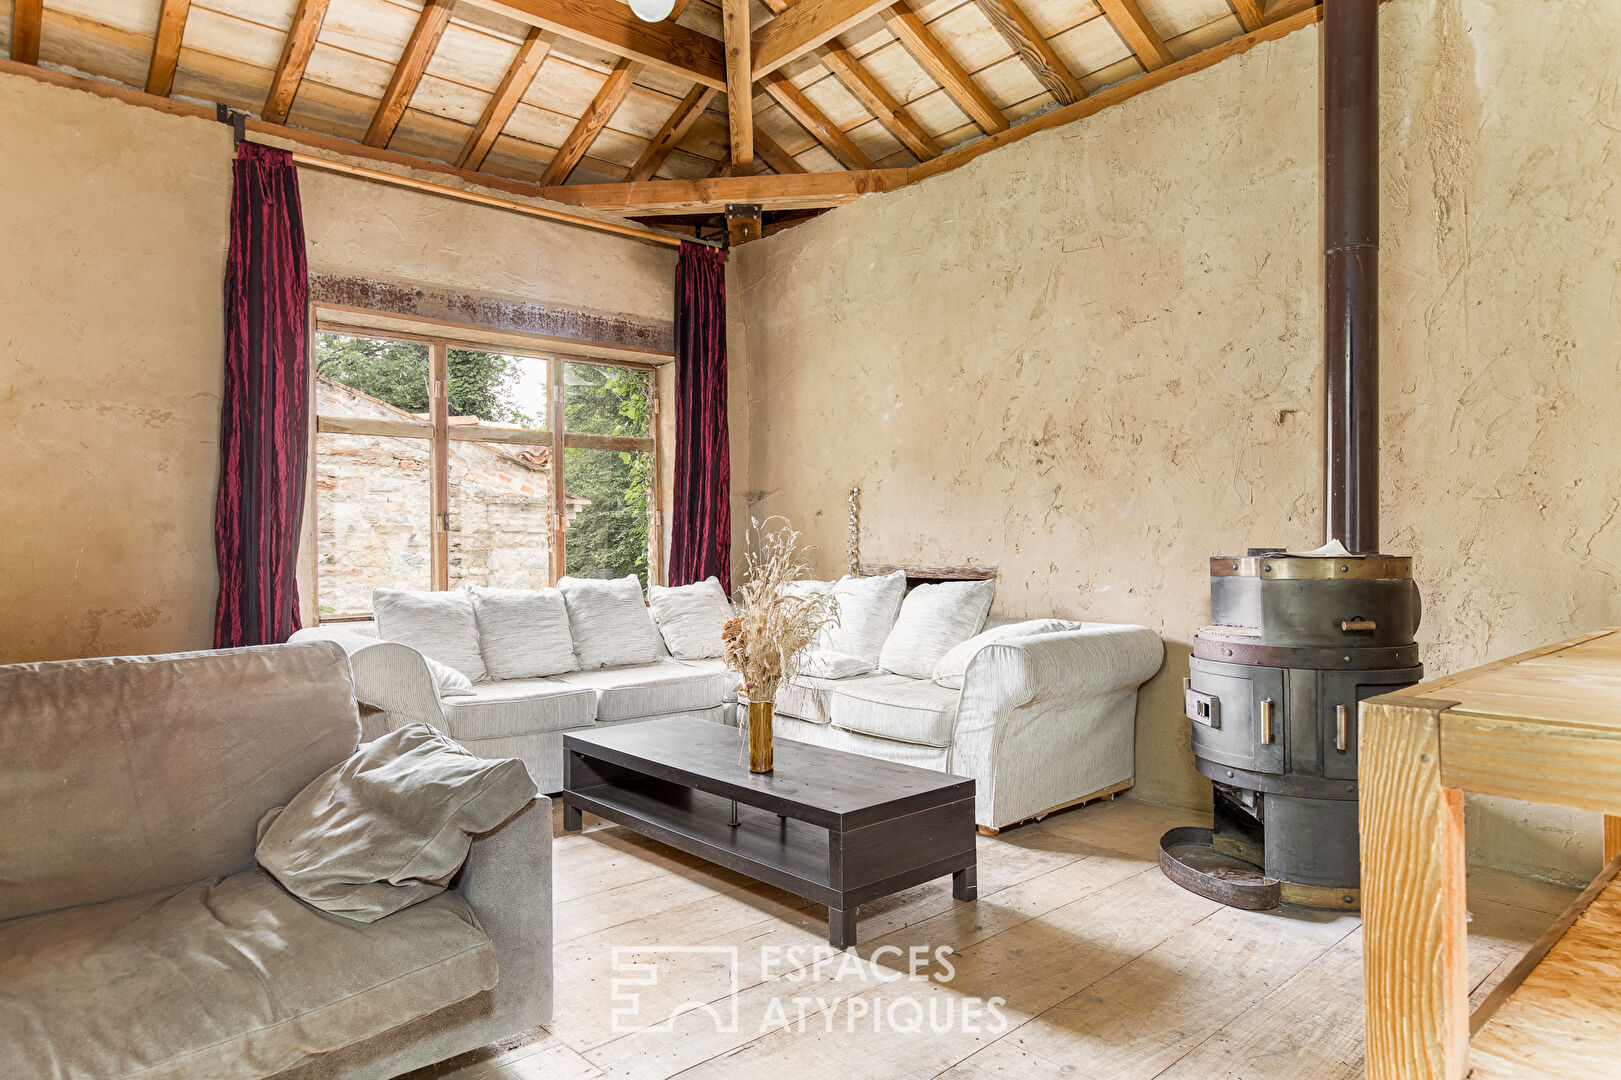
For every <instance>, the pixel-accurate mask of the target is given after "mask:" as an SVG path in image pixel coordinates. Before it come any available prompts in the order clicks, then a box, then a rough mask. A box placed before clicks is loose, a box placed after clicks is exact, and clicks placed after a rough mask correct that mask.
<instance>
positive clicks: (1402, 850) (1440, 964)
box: [1360, 630, 1621, 1080]
mask: <svg viewBox="0 0 1621 1080" xmlns="http://www.w3.org/2000/svg"><path fill="white" fill-rule="evenodd" d="M1360 715H1361V725H1360V729H1361V768H1360V771H1361V778H1360V781H1361V799H1362V802H1361V827H1362V920H1363V935H1364V939H1365V941H1364V946H1365V955H1364V979H1365V987H1366V992H1367V993H1366V997H1367V1057H1368V1077H1369V1080H1461V1078H1462V1077H1464V1076H1465V1075H1466V1074H1467V1075H1468V1076H1469V1077H1470V1080H1506V1078H1511V1077H1512V1078H1515V1080H1521V1078H1527V1077H1549V1078H1554V1077H1557V1078H1559V1080H1581V1078H1584V1077H1616V1076H1621V881H1617V880H1615V876H1616V870H1617V868H1618V867H1621V859H1617V855H1618V851H1621V817H1617V816H1612V815H1621V631H1617V630H1606V631H1602V632H1600V633H1596V634H1588V635H1585V636H1583V637H1579V638H1575V639H1573V640H1571V641H1566V642H1562V643H1560V644H1557V645H1549V646H1546V647H1544V648H1541V649H1535V650H1532V651H1531V652H1528V653H1522V654H1521V655H1519V656H1515V657H1510V658H1509V659H1507V660H1503V661H1499V662H1498V663H1495V664H1487V665H1486V666H1484V667H1479V668H1475V669H1473V670H1471V671H1465V672H1462V673H1460V674H1457V675H1451V676H1447V677H1445V678H1441V679H1435V680H1432V681H1430V682H1426V683H1420V684H1418V685H1416V686H1412V687H1409V688H1407V689H1405V690H1402V691H1400V692H1398V693H1394V694H1386V695H1384V696H1382V697H1376V698H1371V699H1369V700H1368V701H1366V702H1364V703H1363V704H1362V708H1361V714H1360ZM1465 791H1474V792H1479V793H1482V794H1487V795H1500V796H1504V797H1506V798H1510V799H1521V800H1526V801H1530V802H1539V803H1550V804H1554V805H1558V806H1570V807H1575V808H1577V809H1582V810H1595V811H1598V812H1600V813H1603V814H1605V815H1606V817H1605V819H1604V853H1605V859H1606V860H1609V865H1608V866H1606V868H1605V871H1604V873H1602V874H1600V875H1599V877H1598V879H1597V880H1595V881H1594V883H1593V885H1592V886H1590V887H1589V889H1588V891H1587V892H1585V893H1584V894H1583V895H1582V898H1581V899H1579V900H1578V901H1577V902H1576V904H1575V905H1574V906H1573V907H1572V908H1571V910H1570V911H1568V912H1567V913H1566V914H1565V916H1564V917H1562V918H1561V920H1560V921H1559V922H1558V923H1556V924H1555V926H1554V927H1553V928H1552V929H1551V930H1550V931H1549V933H1548V934H1547V935H1545V936H1544V938H1543V940H1542V941H1539V942H1538V943H1537V945H1536V946H1534V947H1533V948H1532V950H1531V952H1530V953H1529V954H1528V955H1527V957H1526V958H1525V960H1523V961H1522V962H1521V963H1520V965H1519V966H1517V967H1516V969H1515V971H1514V972H1513V973H1511V974H1510V976H1509V978H1508V979H1507V980H1506V981H1505V982H1504V984H1503V985H1502V986H1501V987H1499V988H1498V989H1497V990H1496V991H1494V992H1493V994H1492V995H1491V996H1490V997H1488V998H1487V999H1486V1000H1485V1001H1484V1002H1482V1003H1481V1007H1480V1009H1479V1010H1477V1012H1476V1014H1475V1016H1474V1017H1473V1018H1471V1017H1470V1016H1469V1012H1468V997H1469V989H1468V981H1467V977H1466V966H1465V944H1466V937H1467V932H1466V928H1465V921H1466V912H1465V907H1464V841H1463V793H1464V792H1465Z"/></svg>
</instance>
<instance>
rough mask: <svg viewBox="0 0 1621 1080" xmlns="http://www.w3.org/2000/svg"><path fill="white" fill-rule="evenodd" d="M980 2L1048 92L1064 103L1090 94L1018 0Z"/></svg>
mask: <svg viewBox="0 0 1621 1080" xmlns="http://www.w3.org/2000/svg"><path fill="white" fill-rule="evenodd" d="M977 3H978V5H979V10H980V11H982V12H984V14H985V17H986V18H987V19H989V20H990V21H991V25H992V26H994V27H996V29H997V32H998V33H1000V34H1001V35H1002V37H1003V39H1004V40H1006V41H1007V43H1008V44H1009V45H1011V46H1012V47H1013V51H1014V52H1016V53H1018V55H1019V59H1020V60H1023V61H1024V66H1025V67H1027V68H1029V69H1030V74H1032V75H1034V76H1035V77H1036V81H1037V82H1039V83H1040V84H1041V85H1042V86H1045V87H1046V88H1047V92H1048V93H1050V94H1051V95H1052V96H1053V97H1054V98H1056V99H1057V100H1058V103H1059V104H1060V105H1073V104H1074V103H1075V102H1077V101H1079V100H1081V99H1082V98H1083V97H1085V96H1086V89H1085V87H1083V86H1081V80H1079V79H1077V78H1076V77H1075V74H1074V72H1072V71H1070V70H1069V65H1068V64H1066V63H1064V60H1063V58H1062V57H1061V56H1059V55H1058V53H1057V52H1055V51H1054V50H1053V47H1052V46H1051V45H1050V44H1048V42H1047V39H1046V38H1045V37H1043V36H1042V33H1041V30H1040V29H1039V28H1038V27H1037V26H1036V24H1035V23H1033V22H1031V21H1030V16H1029V15H1026V14H1025V11H1024V9H1023V8H1021V7H1020V6H1019V5H1018V3H1017V2H1016V0H977Z"/></svg>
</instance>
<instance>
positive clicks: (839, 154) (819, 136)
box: [740, 72, 873, 202]
mask: <svg viewBox="0 0 1621 1080" xmlns="http://www.w3.org/2000/svg"><path fill="white" fill-rule="evenodd" d="M761 85H762V86H764V87H765V92H766V93H768V94H770V95H771V96H772V97H773V98H775V99H776V102H777V104H778V105H781V106H782V108H783V111H785V112H786V113H787V114H788V115H789V116H791V117H793V118H794V119H795V120H796V121H797V122H798V123H799V125H800V127H803V128H804V129H805V130H806V131H808V132H809V133H810V135H811V137H812V138H814V139H815V140H816V141H817V142H819V143H821V144H822V145H823V146H825V147H827V152H828V153H830V154H832V155H833V156H834V157H836V158H838V160H839V162H840V164H842V165H843V166H844V167H845V168H846V169H871V168H872V167H873V163H872V159H871V158H869V157H868V156H867V155H866V154H864V153H862V151H861V148H860V147H859V146H857V145H856V144H855V143H854V142H853V141H851V139H850V136H848V135H846V134H845V133H844V129H843V128H841V127H839V125H837V124H835V123H834V122H833V121H832V120H830V119H828V116H827V114H826V113H824V112H822V110H821V109H818V108H817V107H816V105H815V104H814V103H813V102H812V101H811V100H810V98H808V97H806V96H805V95H804V94H802V93H801V92H800V90H799V88H798V87H797V86H795V85H794V84H793V83H792V82H790V81H789V80H788V78H787V77H786V76H785V75H783V74H781V73H780V72H773V73H772V74H770V75H767V76H766V77H765V78H764V79H762V80H761ZM740 201H743V202H747V201H748V200H746V199H744V200H740Z"/></svg>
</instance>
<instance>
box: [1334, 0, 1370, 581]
mask: <svg viewBox="0 0 1621 1080" xmlns="http://www.w3.org/2000/svg"><path fill="white" fill-rule="evenodd" d="M1378 7H1379V3H1378V0H1324V4H1323V106H1324V121H1323V143H1324V148H1323V150H1324V160H1323V291H1324V309H1325V325H1324V328H1323V329H1324V334H1323V347H1324V357H1323V359H1324V375H1325V379H1324V385H1325V389H1324V399H1325V400H1324V404H1325V406H1326V412H1325V421H1324V425H1323V492H1324V502H1325V507H1324V529H1325V532H1326V533H1327V537H1326V539H1329V540H1338V541H1339V542H1340V543H1342V544H1344V545H1345V546H1346V547H1347V548H1348V549H1350V550H1351V551H1352V552H1353V553H1355V554H1370V553H1373V552H1376V551H1378V550H1379V24H1378Z"/></svg>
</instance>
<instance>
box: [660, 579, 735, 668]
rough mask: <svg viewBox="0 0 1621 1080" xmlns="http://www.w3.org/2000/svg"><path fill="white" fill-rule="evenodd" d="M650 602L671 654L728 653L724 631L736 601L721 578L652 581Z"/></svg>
mask: <svg viewBox="0 0 1621 1080" xmlns="http://www.w3.org/2000/svg"><path fill="white" fill-rule="evenodd" d="M647 606H648V609H649V610H650V611H652V613H653V621H654V622H655V623H657V624H658V628H659V633H660V634H661V635H663V637H664V644H665V645H666V646H668V648H669V650H670V655H671V656H674V657H676V658H677V659H679V660H703V659H707V658H710V657H717V656H724V655H725V653H726V646H725V643H724V642H723V641H721V637H720V635H721V631H722V630H723V629H724V628H725V626H726V620H727V619H729V618H731V617H732V603H731V601H730V600H728V599H726V590H725V589H723V588H721V585H720V579H719V578H717V577H707V578H705V579H704V580H702V581H695V582H693V583H692V584H691V585H678V586H675V587H666V586H663V585H649V586H648V587H647Z"/></svg>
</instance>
